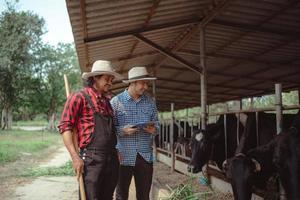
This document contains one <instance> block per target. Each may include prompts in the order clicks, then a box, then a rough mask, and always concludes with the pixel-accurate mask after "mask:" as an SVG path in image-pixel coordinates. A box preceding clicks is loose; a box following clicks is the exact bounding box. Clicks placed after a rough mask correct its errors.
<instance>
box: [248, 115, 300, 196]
mask: <svg viewBox="0 0 300 200" xmlns="http://www.w3.org/2000/svg"><path fill="white" fill-rule="evenodd" d="M247 156H248V157H249V158H256V159H259V158H261V157H269V159H268V160H267V161H265V162H269V163H267V164H268V165H272V166H273V169H274V170H275V171H276V172H277V173H278V174H279V178H280V180H281V183H282V186H283V188H284V190H285V192H286V197H287V199H288V200H299V199H300V111H298V113H297V115H296V116H295V119H294V121H293V123H292V125H291V127H290V128H289V129H286V130H283V131H282V132H281V133H280V134H279V135H277V136H276V137H275V138H274V139H273V140H271V141H270V142H269V143H268V144H266V145H263V146H260V147H257V148H255V149H252V150H250V151H248V152H247ZM263 167H264V166H262V167H261V168H263Z"/></svg>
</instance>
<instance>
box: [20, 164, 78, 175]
mask: <svg viewBox="0 0 300 200" xmlns="http://www.w3.org/2000/svg"><path fill="white" fill-rule="evenodd" d="M23 176H26V177H38V176H75V173H74V170H73V166H72V162H71V161H69V162H67V163H66V164H65V165H63V166H60V167H43V168H36V169H30V170H28V171H26V172H25V173H24V174H23Z"/></svg>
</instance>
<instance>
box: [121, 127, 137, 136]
mask: <svg viewBox="0 0 300 200" xmlns="http://www.w3.org/2000/svg"><path fill="white" fill-rule="evenodd" d="M137 130H138V128H133V127H132V126H128V127H126V126H125V127H124V128H123V133H124V135H132V134H134V133H136V132H137Z"/></svg>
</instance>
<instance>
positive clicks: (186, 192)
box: [161, 177, 213, 200]
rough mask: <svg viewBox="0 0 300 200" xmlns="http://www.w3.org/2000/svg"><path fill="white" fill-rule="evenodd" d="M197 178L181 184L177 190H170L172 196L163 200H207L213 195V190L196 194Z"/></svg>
mask: <svg viewBox="0 0 300 200" xmlns="http://www.w3.org/2000/svg"><path fill="white" fill-rule="evenodd" d="M194 180H195V177H191V178H190V179H189V180H188V182H187V183H185V184H180V185H179V186H177V187H176V188H174V189H172V188H169V189H170V191H171V194H170V196H169V197H167V198H162V199H161V200H198V199H207V197H209V196H211V195H212V194H213V192H212V190H210V191H204V192H196V189H195V186H194V185H195V184H194V183H195V182H194Z"/></svg>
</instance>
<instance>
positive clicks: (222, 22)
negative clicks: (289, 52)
mask: <svg viewBox="0 0 300 200" xmlns="http://www.w3.org/2000/svg"><path fill="white" fill-rule="evenodd" d="M210 25H213V26H214V25H215V26H226V27H229V28H232V29H237V30H241V31H245V32H258V33H267V34H271V35H280V36H283V37H298V36H299V35H300V32H294V31H293V32H291V31H285V30H280V29H270V28H265V27H261V26H260V27H259V26H253V25H248V24H240V23H239V24H238V23H233V22H229V21H225V20H221V19H214V20H213V21H211V22H210Z"/></svg>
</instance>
